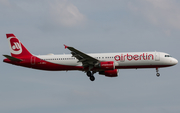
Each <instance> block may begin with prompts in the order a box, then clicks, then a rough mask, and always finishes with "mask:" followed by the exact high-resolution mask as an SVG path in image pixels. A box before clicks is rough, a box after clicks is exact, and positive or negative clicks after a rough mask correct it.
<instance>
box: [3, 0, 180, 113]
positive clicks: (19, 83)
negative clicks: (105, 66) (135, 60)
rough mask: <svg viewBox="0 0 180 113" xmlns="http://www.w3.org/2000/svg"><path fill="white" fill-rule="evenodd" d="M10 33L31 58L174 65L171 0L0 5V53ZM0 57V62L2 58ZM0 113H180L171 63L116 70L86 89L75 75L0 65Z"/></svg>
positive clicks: (175, 15) (47, 0)
mask: <svg viewBox="0 0 180 113" xmlns="http://www.w3.org/2000/svg"><path fill="white" fill-rule="evenodd" d="M6 33H14V34H15V35H16V36H17V37H18V38H19V39H20V41H21V42H22V43H23V44H24V45H25V46H26V48H27V49H28V50H29V51H30V52H31V53H33V54H36V55H39V54H41V55H42V54H49V53H54V54H63V53H65V54H69V53H70V51H69V50H67V49H64V47H63V44H66V45H69V46H73V47H75V48H77V49H79V50H81V51H83V52H85V53H101V52H103V53H104V52H143V51H155V50H156V51H161V52H166V53H169V54H171V55H172V56H173V57H175V58H176V59H178V60H179V58H180V52H179V48H180V44H179V43H180V1H179V0H0V37H1V38H0V45H1V48H0V51H1V54H2V55H3V54H8V55H9V54H10V51H9V46H8V42H7V38H6ZM2 55H1V56H0V58H1V61H3V59H4V57H3V56H2ZM0 68H1V71H0V112H1V113H110V112H111V113H113V112H114V113H115V112H121V113H132V112H133V113H180V98H179V95H180V89H179V86H180V82H179V81H180V75H179V68H180V66H179V65H178V64H177V65H176V66H173V67H168V68H162V69H160V70H159V72H160V74H161V76H160V77H159V78H157V77H156V71H155V69H137V70H136V69H130V70H122V69H121V70H119V76H118V77H116V78H108V77H105V76H102V75H98V74H95V77H96V80H95V81H94V82H91V81H90V80H89V78H88V77H87V76H86V74H85V73H83V72H80V71H69V72H63V71H57V72H48V71H41V70H33V69H28V68H24V67H19V66H13V65H10V64H6V63H3V62H1V63H0Z"/></svg>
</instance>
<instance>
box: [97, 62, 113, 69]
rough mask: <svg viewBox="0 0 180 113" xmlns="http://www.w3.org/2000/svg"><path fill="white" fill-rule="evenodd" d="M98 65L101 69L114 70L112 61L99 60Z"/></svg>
mask: <svg viewBox="0 0 180 113" xmlns="http://www.w3.org/2000/svg"><path fill="white" fill-rule="evenodd" d="M99 67H100V68H101V69H103V70H114V69H115V65H114V62H113V61H106V62H100V63H99Z"/></svg>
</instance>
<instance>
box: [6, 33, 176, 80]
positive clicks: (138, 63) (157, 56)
mask: <svg viewBox="0 0 180 113" xmlns="http://www.w3.org/2000/svg"><path fill="white" fill-rule="evenodd" d="M6 36H7V40H8V43H9V47H10V53H11V56H10V55H3V56H4V57H6V59H4V60H3V62H5V63H9V64H13V65H18V66H23V67H27V68H33V69H39V70H47V71H69V70H79V71H83V72H85V73H86V75H87V76H88V77H89V79H90V80H91V81H94V80H95V77H94V73H96V72H98V73H99V74H100V75H105V76H106V77H117V76H118V69H133V68H134V69H137V68H155V69H156V75H157V77H159V76H160V73H159V72H158V71H159V70H158V69H159V68H163V67H169V66H173V65H176V64H177V63H178V60H177V59H175V58H173V57H171V56H170V55H169V54H167V53H164V52H157V51H154V52H125V53H93V54H86V53H83V52H81V51H79V50H77V49H75V48H74V47H70V46H67V45H64V47H65V49H69V50H70V51H71V54H62V55H54V54H48V55H33V54H31V53H30V52H29V51H28V50H27V49H26V48H25V46H24V45H23V44H22V43H21V42H20V41H19V40H18V38H17V37H16V36H15V35H14V34H6Z"/></svg>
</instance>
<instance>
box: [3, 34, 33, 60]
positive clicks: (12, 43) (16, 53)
mask: <svg viewBox="0 0 180 113" xmlns="http://www.w3.org/2000/svg"><path fill="white" fill-rule="evenodd" d="M6 36H7V39H8V43H9V47H10V52H11V56H12V57H25V56H32V54H31V53H30V52H29V51H28V50H27V49H26V48H25V47H24V45H23V44H22V43H21V42H20V41H19V40H18V39H17V38H16V36H15V35H14V34H6Z"/></svg>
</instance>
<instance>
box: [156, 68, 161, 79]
mask: <svg viewBox="0 0 180 113" xmlns="http://www.w3.org/2000/svg"><path fill="white" fill-rule="evenodd" d="M158 71H159V70H158V68H156V76H157V77H159V76H160V73H158Z"/></svg>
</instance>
